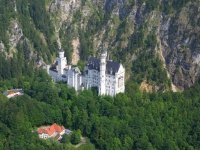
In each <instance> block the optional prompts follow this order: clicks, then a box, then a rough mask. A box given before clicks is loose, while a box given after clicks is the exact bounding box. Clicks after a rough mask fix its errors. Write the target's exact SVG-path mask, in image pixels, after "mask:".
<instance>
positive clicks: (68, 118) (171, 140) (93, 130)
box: [0, 70, 200, 150]
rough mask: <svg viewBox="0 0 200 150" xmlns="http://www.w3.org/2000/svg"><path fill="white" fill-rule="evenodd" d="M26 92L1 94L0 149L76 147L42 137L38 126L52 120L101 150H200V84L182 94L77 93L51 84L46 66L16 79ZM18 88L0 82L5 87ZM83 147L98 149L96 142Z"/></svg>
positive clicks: (132, 90) (130, 89)
mask: <svg viewBox="0 0 200 150" xmlns="http://www.w3.org/2000/svg"><path fill="white" fill-rule="evenodd" d="M20 84H22V85H24V86H23V88H24V90H25V92H26V94H27V95H23V96H19V97H16V98H11V99H7V98H6V97H5V96H4V95H2V94H1V93H0V104H1V105H0V131H1V132H0V149H4V150H8V149H9V150H16V149H20V150H23V149H26V150H27V149H30V150H33V149H44V150H51V149H52V150H53V149H55V150H57V149H60V150H62V149H63V150H64V149H65V150H66V149H75V147H73V146H72V145H70V144H69V143H59V142H58V141H56V140H53V139H50V140H43V139H39V137H38V134H37V131H36V128H37V127H39V126H41V125H50V124H52V123H54V122H56V123H58V124H60V125H64V126H65V127H66V128H68V129H71V130H73V131H74V132H75V131H76V130H81V132H82V134H83V136H87V137H89V138H90V140H91V142H92V143H93V144H94V145H95V147H96V148H97V149H113V150H116V149H119V150H123V149H124V150H130V149H143V150H146V149H151V150H153V149H166V150H174V149H177V150H178V149H181V150H182V149H191V150H192V149H199V147H200V145H199V136H200V135H199V131H200V118H199V110H200V101H199V97H200V95H199V90H200V85H195V86H193V87H191V88H190V89H186V90H185V91H184V92H183V93H173V92H165V93H157V92H153V93H146V92H140V91H139V89H138V85H137V84H132V83H128V84H127V86H126V93H125V94H118V95H117V96H116V98H112V97H109V96H100V97H99V96H97V91H96V89H93V90H92V91H91V90H89V91H83V92H81V93H80V94H79V95H76V92H75V90H74V89H70V88H68V87H67V84H63V83H57V84H55V83H52V82H51V79H50V77H48V76H47V74H46V72H45V70H42V71H39V72H38V71H37V72H36V73H35V76H34V78H28V77H26V78H24V79H23V80H22V81H18V82H17V81H16V82H15V86H20ZM11 86H14V85H13V81H8V80H5V81H1V82H0V87H1V90H2V89H3V88H5V87H10V88H11ZM87 146H88V147H82V148H80V149H87V150H89V149H94V148H93V146H92V145H91V144H90V145H87Z"/></svg>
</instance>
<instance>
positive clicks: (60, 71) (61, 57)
mask: <svg viewBox="0 0 200 150" xmlns="http://www.w3.org/2000/svg"><path fill="white" fill-rule="evenodd" d="M58 53H59V57H58V58H57V61H58V75H63V73H64V71H63V69H64V68H65V66H66V62H67V60H66V57H64V53H65V52H64V51H63V50H62V49H60V50H59V51H58Z"/></svg>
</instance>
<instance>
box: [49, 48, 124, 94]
mask: <svg viewBox="0 0 200 150" xmlns="http://www.w3.org/2000/svg"><path fill="white" fill-rule="evenodd" d="M106 57H107V52H106V51H105V50H103V51H102V53H101V57H100V60H99V59H97V58H95V57H90V58H89V59H88V62H87V64H86V66H85V67H84V71H83V73H81V72H80V70H79V68H78V67H71V65H70V64H69V65H66V64H67V63H66V57H64V51H63V50H59V57H58V58H57V64H55V66H54V67H52V68H49V67H47V72H48V73H49V74H50V75H51V76H52V79H53V81H55V82H57V81H64V82H67V83H68V85H69V87H74V88H75V90H76V91H78V90H83V89H89V88H91V87H97V88H98V90H99V95H110V96H112V97H114V96H116V94H117V93H120V92H121V93H124V91H125V86H124V77H125V69H124V67H123V66H122V64H121V63H117V62H112V61H111V60H106Z"/></svg>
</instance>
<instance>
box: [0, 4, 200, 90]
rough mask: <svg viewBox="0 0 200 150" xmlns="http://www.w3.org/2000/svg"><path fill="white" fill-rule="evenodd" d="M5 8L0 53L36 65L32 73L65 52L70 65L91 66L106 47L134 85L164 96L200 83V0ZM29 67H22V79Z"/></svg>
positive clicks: (32, 5)
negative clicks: (89, 62) (173, 88)
mask: <svg viewBox="0 0 200 150" xmlns="http://www.w3.org/2000/svg"><path fill="white" fill-rule="evenodd" d="M0 4H1V7H2V9H1V10H3V11H2V12H0V13H1V15H2V16H3V17H2V18H1V19H3V20H4V21H1V24H0V25H1V33H2V34H1V36H0V41H1V43H0V49H1V51H3V55H4V57H6V58H8V59H11V60H12V59H15V58H16V59H17V60H18V61H20V60H21V59H22V61H23V62H24V61H27V62H32V65H31V66H29V67H30V68H31V67H39V66H41V65H45V64H46V63H52V62H53V61H54V59H55V56H56V55H57V54H56V52H57V50H58V48H61V47H62V48H63V49H64V50H65V52H66V56H67V59H68V62H72V60H74V58H76V59H77V60H76V61H75V62H73V63H74V64H76V63H77V61H78V60H79V57H80V59H81V60H83V61H86V60H87V59H88V57H89V56H90V55H95V56H97V57H98V56H99V52H100V49H101V45H102V43H105V44H106V47H107V49H108V52H109V55H110V56H111V57H112V58H113V60H114V61H120V62H122V63H123V64H124V66H125V67H126V72H127V73H126V75H127V79H130V80H131V81H132V82H137V83H138V84H140V83H141V82H143V81H147V83H148V84H149V85H151V86H153V87H154V88H155V90H161V91H164V90H168V89H171V85H173V84H174V85H175V86H177V87H178V88H179V89H184V88H185V87H187V86H191V85H192V84H194V83H195V82H197V81H198V80H199V73H200V72H199V50H198V49H199V45H198V43H199V42H198V39H199V38H198V37H199V34H198V31H199V29H200V23H199V22H200V21H199V20H200V19H199V13H198V6H199V5H200V4H199V2H198V1H197V0H196V1H195V0H191V1H189V2H186V1H185V0H182V1H177V0H170V1H166V0H162V1H159V0H154V1H149V0H143V1H136V0H127V1H125V0H82V1H78V0H46V1H39V0H34V1H31V0H18V1H16V2H12V1H5V0H0ZM3 6H6V7H5V8H4V7H3ZM3 8H4V9H3ZM74 43H75V44H74ZM20 50H21V51H20ZM75 51H76V52H75ZM19 53H20V54H19ZM19 55H20V56H19ZM163 58H164V60H163ZM5 61H6V60H5ZM163 63H165V64H164V66H166V67H165V68H166V69H164V67H163ZM19 64H20V63H19ZM24 64H25V63H24ZM25 68H26V67H25V65H22V69H21V70H22V74H23V73H24V72H23V70H26V69H25ZM2 69H5V68H4V67H3V68H2ZM10 77H14V76H12V75H11V76H10ZM1 78H5V77H3V76H2V75H1ZM7 78H9V77H7ZM170 78H171V79H172V82H173V84H171V79H170Z"/></svg>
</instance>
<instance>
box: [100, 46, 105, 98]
mask: <svg viewBox="0 0 200 150" xmlns="http://www.w3.org/2000/svg"><path fill="white" fill-rule="evenodd" d="M106 57H107V51H106V50H105V48H104V47H103V49H102V52H101V57H100V85H99V95H105V94H106V93H105V91H106V89H105V86H106Z"/></svg>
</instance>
